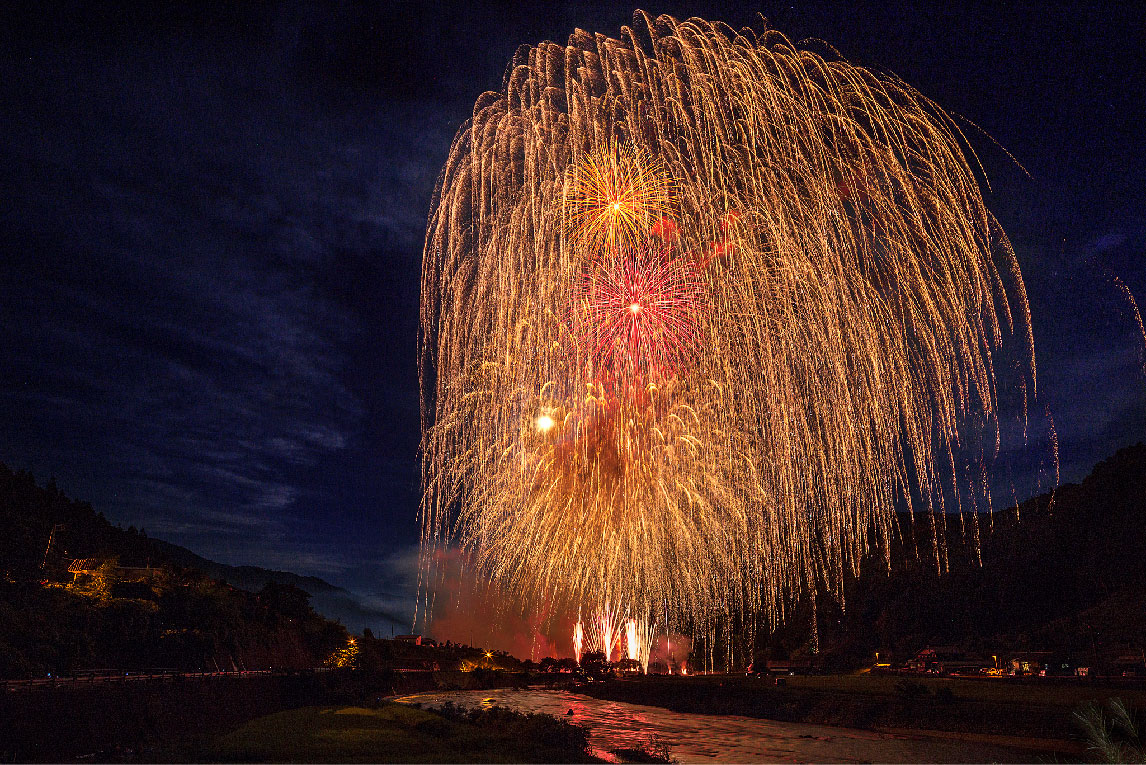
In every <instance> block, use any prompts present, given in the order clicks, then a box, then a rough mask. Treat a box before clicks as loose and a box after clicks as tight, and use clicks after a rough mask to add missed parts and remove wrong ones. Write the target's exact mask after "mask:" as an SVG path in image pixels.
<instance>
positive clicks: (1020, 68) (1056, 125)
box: [0, 0, 1146, 612]
mask: <svg viewBox="0 0 1146 765" xmlns="http://www.w3.org/2000/svg"><path fill="white" fill-rule="evenodd" d="M1110 5H1111V6H1113V7H1112V8H1101V7H1097V6H1096V8H1095V9H1093V10H1086V9H1083V8H1079V7H1074V6H1075V4H1071V3H1064V4H1062V6H1061V7H1057V8H1056V7H1051V8H1047V7H1044V6H1043V5H1042V4H1031V5H1029V6H1027V5H1025V4H1013V5H1011V6H1010V7H1009V8H1005V9H998V8H995V7H993V6H992V5H985V6H982V7H978V8H975V7H972V6H963V4H960V3H947V2H943V3H934V4H917V5H911V4H902V5H900V4H896V3H879V4H871V5H866V4H865V5H863V6H858V5H857V6H852V5H845V4H843V3H835V2H831V3H827V2H825V3H797V4H794V5H793V4H789V3H774V2H762V3H759V4H757V5H747V4H746V5H739V4H731V3H723V4H722V3H693V4H683V3H657V4H652V5H647V6H645V7H646V9H647V10H648V11H650V12H654V13H661V12H666V13H671V14H673V15H677V16H680V17H687V16H690V15H699V16H702V17H705V18H708V19H721V20H724V21H727V22H729V23H731V24H732V25H733V26H741V25H744V24H756V25H757V26H759V20H758V18H757V15H756V14H757V12H759V13H762V14H763V15H764V16H765V17H767V18H768V19H769V22H770V23H771V25H772V26H774V27H775V28H777V29H779V30H780V31H782V32H784V33H786V34H788V35H789V36H790V37H791V38H793V39H795V40H801V39H804V38H806V37H816V38H821V39H823V40H826V41H828V42H830V43H831V44H832V45H833V46H834V47H835V48H836V49H838V50H839V51H840V53H841V54H843V55H844V56H845V57H846V58H848V59H849V60H851V61H852V62H854V63H858V64H862V65H867V66H870V67H873V68H876V69H880V70H883V71H888V72H892V73H895V74H897V75H899V76H900V77H902V78H903V79H905V80H906V81H908V82H909V83H911V84H913V85H914V86H916V87H917V88H918V89H919V90H920V91H922V92H923V93H924V94H926V95H928V96H930V97H931V98H933V99H934V100H936V101H937V102H938V103H940V104H941V105H942V106H944V107H946V108H947V109H949V110H951V111H953V112H957V113H958V114H960V115H962V116H963V117H966V118H967V119H968V120H970V121H972V122H974V123H975V124H977V125H978V126H979V127H980V128H982V130H983V131H985V133H986V134H989V135H990V136H991V137H992V138H993V139H994V140H995V141H997V142H998V145H999V146H1002V147H1004V148H1005V149H1006V150H1007V151H1009V152H1010V153H1011V154H1012V155H1013V156H1014V158H1015V159H1016V160H1017V161H1018V162H1019V163H1021V164H1022V166H1023V167H1025V168H1026V170H1027V171H1029V173H1030V177H1027V176H1026V175H1025V174H1024V173H1023V172H1022V170H1020V169H1019V167H1018V166H1016V164H1015V163H1014V162H1013V161H1012V160H1011V159H1010V158H1008V156H1007V154H1006V153H1004V151H1003V150H1002V149H1001V148H999V146H997V145H996V144H995V143H993V142H992V141H991V139H990V138H987V137H986V136H985V135H983V134H981V133H975V132H972V133H970V136H971V140H972V143H973V145H974V146H975V148H976V151H977V152H978V153H979V156H980V159H981V161H982V163H983V165H984V168H985V170H986V173H987V177H988V179H989V181H990V183H991V191H990V192H988V193H987V202H988V205H989V206H990V207H991V208H992V210H993V211H994V212H995V214H996V215H997V216H998V218H999V219H1000V221H1001V223H1002V225H1003V227H1004V228H1005V230H1006V231H1007V232H1008V234H1009V235H1010V237H1011V239H1012V242H1013V243H1014V245H1015V249H1016V251H1017V254H1018V258H1019V261H1020V263H1021V265H1022V269H1023V273H1024V276H1025V279H1026V283H1027V288H1028V290H1029V292H1030V298H1031V310H1032V315H1033V322H1034V332H1035V348H1036V353H1037V358H1038V377H1039V394H1040V396H1039V406H1040V409H1041V407H1042V406H1043V405H1045V406H1047V407H1049V409H1050V411H1051V413H1052V414H1053V417H1054V421H1055V423H1056V426H1057V431H1058V438H1059V444H1060V450H1061V462H1062V477H1063V480H1065V481H1071V480H1078V479H1080V478H1081V477H1082V476H1084V475H1085V474H1086V473H1087V472H1088V471H1089V469H1090V468H1091V467H1092V466H1093V464H1094V463H1095V462H1097V461H1099V460H1100V459H1103V458H1105V457H1107V456H1109V455H1110V454H1112V453H1113V452H1114V451H1115V450H1116V449H1117V448H1119V447H1121V446H1125V445H1127V444H1131V443H1134V442H1137V441H1140V440H1143V439H1144V438H1146V377H1144V375H1143V371H1142V366H1143V353H1142V338H1141V336H1140V335H1138V334H1137V326H1136V324H1135V320H1134V317H1133V313H1132V311H1131V308H1130V304H1129V302H1128V301H1127V300H1126V298H1125V296H1124V294H1123V293H1122V292H1121V291H1120V290H1119V288H1118V286H1117V285H1116V283H1115V281H1114V278H1115V277H1117V278H1118V279H1121V280H1122V281H1123V282H1124V283H1125V284H1126V285H1127V286H1128V287H1129V289H1130V290H1131V291H1132V292H1133V294H1134V295H1135V296H1137V297H1138V299H1139V300H1140V301H1141V302H1142V304H1143V306H1144V307H1146V266H1144V265H1143V260H1142V254H1143V252H1144V251H1146V161H1144V159H1143V154H1144V151H1143V150H1144V149H1146V146H1144V144H1146V142H1144V141H1143V139H1142V138H1141V134H1142V125H1143V124H1144V119H1143V118H1144V117H1146V109H1144V106H1143V104H1144V103H1146V92H1144V91H1146V87H1144V83H1146V77H1144V76H1143V71H1142V70H1143V63H1142V58H1141V57H1142V50H1143V45H1144V43H1146V33H1144V31H1143V22H1142V20H1141V18H1140V15H1139V13H1138V11H1137V10H1136V9H1134V8H1133V7H1132V4H1110ZM25 6H26V8H27V10H26V11H25V12H24V13H22V14H20V17H19V18H14V17H10V18H9V19H7V20H6V21H4V23H3V24H0V29H2V30H3V31H0V57H2V59H0V60H2V62H3V64H2V66H3V70H4V71H3V74H2V76H0V135H2V136H3V138H2V142H0V152H2V154H0V167H2V168H3V171H2V172H0V242H2V243H3V254H2V260H0V321H2V323H3V335H2V341H0V343H2V344H0V348H2V351H0V354H2V355H0V460H3V461H4V462H7V463H8V464H9V465H10V466H12V467H14V468H26V469H30V470H32V471H33V472H34V473H35V474H36V476H37V478H39V479H40V480H41V481H46V480H47V479H48V478H49V477H54V478H55V480H56V482H57V484H58V485H59V486H60V487H61V488H62V489H64V490H65V491H66V492H67V493H69V494H71V495H72V496H75V497H77V498H82V499H87V500H90V501H91V502H92V503H93V504H94V505H95V506H96V508H97V509H99V510H102V511H103V512H104V513H105V514H106V515H107V516H108V517H109V518H110V519H111V520H113V521H114V522H117V523H120V524H122V525H124V526H127V525H128V524H132V525H135V526H136V527H143V528H145V529H146V530H147V532H148V534H149V535H151V536H157V537H160V538H163V539H166V540H169V541H172V542H175V543H178V544H182V545H185V546H187V547H189V548H191V549H192V550H194V551H196V552H198V553H200V554H202V555H204V556H206V557H209V558H212V559H215V560H219V561H223V562H227V563H235V564H239V563H249V564H254V565H260V566H266V567H270V568H278V569H286V570H291V571H295V572H297V573H302V574H315V575H318V576H321V577H323V578H325V579H327V580H329V581H331V582H334V583H336V584H340V585H343V586H347V587H349V588H352V589H354V590H355V591H356V592H358V593H359V594H361V595H362V596H363V598H364V600H365V601H367V602H369V603H372V604H374V605H378V606H383V607H386V608H388V609H397V610H398V611H401V612H411V608H410V606H409V600H410V598H411V594H412V587H413V584H412V572H413V569H412V566H413V556H414V555H415V552H416V549H417V542H418V533H419V527H418V521H417V502H418V495H419V485H418V482H419V467H418V455H417V447H418V440H419V431H418V428H419V422H418V420H419V415H418V381H417V369H416V359H417V355H416V344H417V321H418V316H417V314H418V290H419V274H420V262H421V246H422V237H423V234H424V228H425V220H426V215H427V213H428V209H429V204H430V196H431V193H432V191H433V185H434V182H435V179H436V177H437V174H438V171H439V169H440V168H441V166H442V164H443V163H444V161H445V158H446V153H447V151H448V148H449V145H450V142H451V140H452V138H453V136H454V133H455V132H456V131H457V129H458V128H459V127H460V126H461V124H462V123H463V122H464V121H465V120H466V119H467V118H468V116H469V114H470V110H471V108H472V104H473V102H474V100H475V99H476V98H477V96H478V95H479V94H480V93H481V92H482V91H485V90H492V89H497V88H498V87H499V86H500V84H501V77H502V74H503V72H504V68H505V64H506V62H507V61H508V60H509V59H510V57H511V56H512V54H513V52H514V50H515V49H516V48H517V47H518V46H519V45H521V44H533V43H536V42H539V41H541V40H543V39H553V40H559V41H564V40H565V38H566V37H567V36H568V34H569V33H570V32H571V31H572V30H573V29H574V28H575V27H582V28H585V29H589V30H594V31H601V32H605V33H607V34H610V35H616V34H617V33H618V31H619V28H620V26H621V25H622V24H626V23H630V22H631V13H632V7H630V6H627V5H623V4H619V3H589V2H544V3H534V4H522V5H520V6H516V7H515V6H510V5H504V6H502V5H492V4H491V5H483V4H481V3H473V2H467V3H461V4H457V5H452V4H449V3H443V4H440V5H439V4H437V3H429V2H426V3H421V2H410V3H406V2H396V3H385V2H379V3H370V2H352V1H351V0H347V1H346V2H340V3H339V2H327V3H317V2H316V3H310V2H297V3H289V2H283V3H277V2H261V3H240V4H232V3H230V2H224V3H218V4H216V5H210V4H206V3H203V4H200V3H192V4H188V8H187V9H181V8H180V7H179V6H173V5H168V4H166V3H154V2H143V3H139V4H114V3H82V2H69V3H56V2H47V3H27V4H25ZM156 6H159V9H157V8H156ZM233 6H237V7H233ZM957 6H963V7H957ZM192 8H193V9H194V10H192ZM8 12H9V13H11V11H10V10H9V11H8ZM1036 446H1037V444H1036ZM1032 464H1033V461H1032ZM1016 483H1018V484H1020V486H1021V487H1024V488H1021V489H1020V493H1023V492H1029V491H1033V488H1031V487H1033V477H1032V476H1030V475H1027V476H1018V477H1017V478H1016ZM403 609H404V611H403Z"/></svg>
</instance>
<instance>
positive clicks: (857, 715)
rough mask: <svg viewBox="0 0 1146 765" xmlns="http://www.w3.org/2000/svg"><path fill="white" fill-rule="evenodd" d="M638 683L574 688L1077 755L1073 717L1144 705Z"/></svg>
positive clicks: (951, 683) (1138, 696)
mask: <svg viewBox="0 0 1146 765" xmlns="http://www.w3.org/2000/svg"><path fill="white" fill-rule="evenodd" d="M779 679H780V680H781V681H782V682H783V684H782V685H777V684H776V679H775V678H770V677H743V676H714V675H713V676H700V677H676V676H673V677H665V676H657V677H638V678H624V679H615V680H608V681H605V682H600V683H591V684H587V685H581V686H578V687H577V688H575V689H574V690H575V692H576V693H580V694H584V695H587V696H591V697H593V698H597V699H605V700H610V701H620V702H626V703H630V704H642V705H646V706H654V707H661V708H664V709H670V710H673V711H676V712H690V713H696V714H711V715H741V716H745V717H753V718H762V719H768V720H776V721H782V722H799V723H812V724H818V725H834V726H843V727H848V728H863V729H867V730H875V731H886V732H891V733H918V734H919V735H942V736H946V737H948V738H962V739H965V740H979V741H992V742H994V743H998V744H1001V745H1006V746H1021V747H1024V748H1032V749H1040V750H1043V751H1048V752H1053V753H1058V754H1061V755H1064V756H1067V757H1070V758H1077V757H1078V756H1080V755H1081V754H1082V753H1083V752H1084V751H1085V750H1084V747H1083V745H1082V744H1081V735H1080V734H1081V731H1079V729H1078V727H1077V725H1076V724H1075V722H1074V720H1073V717H1072V713H1073V712H1074V710H1075V709H1077V708H1078V706H1079V704H1081V703H1083V702H1084V701H1086V700H1090V699H1100V700H1101V699H1106V698H1109V697H1111V696H1120V697H1121V698H1123V699H1124V700H1126V701H1127V702H1128V703H1130V704H1131V705H1132V706H1136V707H1139V708H1141V707H1143V706H1146V692H1144V691H1142V690H1140V689H1111V688H1102V687H1090V686H1079V685H1053V684H1049V683H1042V684H1039V685H1021V684H1008V683H1007V682H1006V681H1004V680H981V681H980V680H970V679H966V680H961V679H953V678H920V679H914V678H902V677H893V676H879V675H846V676H812V677H782V678H779Z"/></svg>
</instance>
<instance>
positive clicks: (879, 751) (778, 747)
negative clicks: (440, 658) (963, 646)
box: [394, 689, 1033, 763]
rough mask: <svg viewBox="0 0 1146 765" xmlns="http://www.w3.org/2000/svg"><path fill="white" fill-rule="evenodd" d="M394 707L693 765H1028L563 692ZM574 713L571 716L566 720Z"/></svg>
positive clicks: (451, 697) (966, 747)
mask: <svg viewBox="0 0 1146 765" xmlns="http://www.w3.org/2000/svg"><path fill="white" fill-rule="evenodd" d="M394 700H395V701H399V702H403V703H409V704H414V703H417V704H421V705H422V706H423V707H435V706H441V705H442V704H445V703H446V702H447V701H451V702H453V703H454V704H456V705H458V706H464V707H480V706H486V707H489V706H494V705H497V706H501V707H508V708H510V709H516V710H518V711H520V712H544V713H546V714H551V715H554V716H555V717H562V718H564V719H566V720H569V721H570V722H573V723H577V724H579V725H585V726H587V727H588V728H589V744H590V746H591V747H592V748H593V749H594V751H595V753H597V754H599V755H601V754H606V756H607V753H608V752H611V751H613V750H615V749H620V748H635V747H639V746H640V745H641V744H643V743H645V742H646V741H648V739H649V736H650V734H652V735H655V736H656V737H657V738H659V739H660V741H661V742H663V743H665V744H668V746H669V747H670V749H671V755H672V757H673V758H675V759H678V760H680V762H682V763H690V762H736V763H743V762H1031V761H1032V759H1033V757H1032V753H1031V752H1027V751H1023V750H1018V749H1010V748H1004V747H998V746H992V745H988V744H978V743H971V742H965V741H953V740H943V739H935V738H923V737H919V738H916V737H912V736H904V735H895V734H889V733H876V732H874V731H867V730H859V729H856V728H837V727H829V726H824V725H808V724H804V723H787V722H774V721H772V720H759V719H753V718H750V717H740V716H737V715H697V714H686V713H682V712H673V711H670V710H667V709H660V708H658V707H646V706H640V705H638V704H626V703H622V702H617V701H603V700H600V699H594V698H590V697H587V696H579V695H576V694H573V693H569V692H568V691H554V690H538V689H530V690H512V689H498V690H485V691H446V692H438V693H416V694H413V695H410V696H402V697H400V698H397V699H394ZM569 711H572V714H567V712H569Z"/></svg>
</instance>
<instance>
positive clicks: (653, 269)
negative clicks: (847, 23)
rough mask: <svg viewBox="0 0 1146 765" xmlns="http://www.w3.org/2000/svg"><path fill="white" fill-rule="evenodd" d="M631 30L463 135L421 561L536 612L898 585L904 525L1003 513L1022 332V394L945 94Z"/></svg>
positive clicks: (443, 253) (715, 602) (647, 612)
mask: <svg viewBox="0 0 1146 765" xmlns="http://www.w3.org/2000/svg"><path fill="white" fill-rule="evenodd" d="M636 18H637V22H638V24H637V27H638V29H639V31H635V30H633V29H629V28H625V29H623V30H622V34H621V36H620V39H611V38H608V37H605V36H602V35H593V34H589V33H586V32H582V31H578V32H576V33H575V34H574V35H573V36H572V37H571V38H570V39H569V42H568V44H567V45H558V44H554V43H543V44H541V45H539V46H537V47H534V48H528V49H523V50H522V51H520V52H519V53H518V55H517V56H516V57H515V59H514V61H513V63H512V65H511V66H510V67H509V69H508V71H507V74H506V80H505V85H504V88H503V90H502V91H501V92H498V93H486V94H484V95H483V96H482V97H481V98H480V99H478V101H477V103H476V105H475V107H474V112H473V118H472V120H471V121H470V122H469V123H467V124H466V125H465V126H464V127H463V128H462V129H461V131H460V132H459V133H458V135H457V137H456V138H455V140H454V144H453V147H452V149H451V152H450V156H449V159H448V161H447V163H446V166H445V169H444V170H443V173H442V176H441V179H440V181H439V185H438V189H437V192H436V194H435V199H434V205H433V211H432V213H431V217H430V221H429V229H428V232H427V237H426V245H425V252H424V259H423V274H422V306H421V311H422V359H421V369H420V372H421V379H422V385H423V403H424V409H423V433H424V439H423V454H424V462H423V471H424V473H423V480H424V490H425V494H424V503H423V508H422V513H423V528H424V537H423V560H424V563H425V564H426V565H427V566H428V567H432V562H433V560H434V558H435V550H437V549H439V548H440V547H441V546H442V545H454V544H456V545H459V546H461V547H462V548H464V549H465V550H466V551H467V552H468V555H469V559H470V560H472V561H473V565H474V566H475V567H476V568H477V570H478V571H480V572H481V574H482V575H483V576H485V577H488V578H489V579H490V580H491V581H493V582H494V583H495V584H497V585H498V586H500V587H502V588H504V590H505V591H506V592H507V593H511V594H513V595H514V596H515V597H514V600H515V601H517V600H518V599H519V598H520V599H524V602H526V603H535V604H538V605H540V604H545V606H546V607H547V608H553V607H555V606H557V605H558V604H573V605H576V604H586V605H589V606H592V605H594V604H601V603H603V602H611V603H614V604H619V607H620V608H622V609H624V610H625V611H626V612H628V613H629V614H631V615H632V616H633V617H634V618H636V619H638V620H647V619H648V618H650V616H651V617H655V618H656V619H657V621H658V622H659V623H661V624H670V623H672V622H674V621H675V622H676V623H681V622H682V621H683V622H687V621H688V620H689V619H690V617H693V616H695V615H697V614H710V613H713V612H714V611H723V610H725V609H729V608H735V609H739V610H741V612H748V613H757V614H767V615H769V616H771V617H775V616H777V615H779V614H781V613H782V611H783V608H784V606H785V604H786V603H788V602H790V601H791V599H792V598H793V597H798V596H800V595H803V594H807V593H809V592H815V591H831V592H834V593H837V594H838V593H839V591H840V588H841V582H842V580H843V578H844V574H845V572H852V573H854V572H856V571H857V570H858V567H859V564H860V561H861V559H862V558H864V557H865V556H867V555H869V554H872V553H873V552H874V553H875V554H876V555H877V556H878V557H882V558H883V559H884V561H886V560H887V555H888V552H887V550H888V543H889V539H890V536H891V534H892V533H893V529H894V525H895V509H896V507H897V506H898V507H901V508H910V509H913V510H925V511H935V512H933V513H932V514H930V516H929V517H930V518H932V519H935V518H940V519H941V518H943V517H945V516H944V514H943V512H941V511H951V510H969V509H973V508H974V509H983V508H984V507H986V506H987V505H989V503H990V496H989V489H988V486H987V480H986V476H987V467H988V466H989V464H990V462H991V460H992V459H994V457H995V456H996V455H997V452H998V448H999V447H998V444H999V420H998V414H997V412H998V409H999V405H998V400H999V393H998V391H999V385H1000V383H998V382H997V381H996V364H995V358H996V356H997V355H998V354H999V352H1000V351H1001V349H1003V348H1004V344H1005V342H1006V341H1007V340H1008V339H1012V338H1013V340H1014V343H1013V345H1016V346H1018V347H1019V348H1020V351H1019V352H1018V353H1017V354H1016V353H1014V352H1011V351H1008V352H1009V353H1011V356H1010V357H1009V358H1012V359H1013V358H1015V357H1018V358H1019V362H1017V363H1014V362H1012V363H1008V364H1005V365H1002V366H1001V368H1005V371H1006V372H1008V374H1011V375H1013V376H1014V377H1015V378H1017V380H1016V382H1015V385H1018V386H1021V387H1022V390H1023V391H1024V397H1025V392H1026V391H1027V389H1028V386H1029V388H1030V391H1031V393H1032V395H1033V391H1034V377H1035V363H1034V350H1033V343H1032V340H1031V333H1030V318H1029V314H1028V308H1027V299H1026V295H1025V290H1024V287H1023V282H1022V278H1021V275H1020V273H1019V270H1018V267H1017V265H1016V262H1015V258H1014V256H1013V253H1012V251H1011V248H1010V246H1009V244H1008V242H1007V240H1006V237H1005V236H1004V234H1003V232H1002V231H1001V230H1000V228H999V226H998V225H997V224H996V222H995V219H994V218H993V217H992V215H991V214H990V212H989V211H988V210H987V208H986V207H985V205H984V202H983V199H982V195H981V193H980V190H979V187H978V184H977V181H976V179H975V176H974V174H973V171H972V168H971V166H970V164H969V158H970V159H972V160H973V155H972V154H971V153H970V150H969V149H967V148H966V141H965V139H964V137H963V135H962V134H961V132H960V130H959V128H958V127H957V126H956V124H955V123H954V122H953V120H952V119H951V118H949V117H948V115H947V114H946V113H944V112H943V111H942V110H941V109H940V108H939V107H938V106H936V105H935V104H934V103H932V102H931V101H930V100H928V99H927V98H925V97H924V96H922V95H921V94H919V93H918V92H916V91H915V90H913V89H912V88H911V87H909V86H908V85H906V84H904V83H903V82H901V81H899V80H897V79H894V78H891V77H887V76H882V75H878V74H875V73H873V72H870V71H868V70H866V69H863V68H860V67H857V66H853V65H851V64H849V63H847V62H844V61H840V60H836V59H834V58H824V57H821V56H820V55H818V54H816V53H813V52H809V51H807V50H801V49H798V48H796V47H795V46H793V45H792V44H791V43H790V42H789V41H788V40H787V39H785V38H784V37H783V36H782V35H780V34H778V33H776V32H774V31H771V30H766V31H763V32H759V33H758V32H753V31H751V30H743V31H740V32H736V31H734V30H732V29H731V28H728V27H726V26H722V25H719V24H711V23H709V22H706V21H702V20H699V19H693V20H690V21H688V22H683V23H682V22H678V21H676V20H675V19H672V18H669V17H660V18H658V19H656V20H655V21H654V20H652V19H650V18H649V17H647V16H645V15H644V14H641V13H638V14H637V17H636ZM626 311H629V312H630V313H631V315H629V314H626ZM658 322H659V323H658ZM1016 389H1017V388H1016ZM1025 416H1026V415H1025V412H1024V413H1023V414H1022V415H1021V417H1023V418H1025ZM952 503H955V506H954V507H953V506H952ZM931 522H932V523H935V521H934V520H932V521H931ZM935 555H936V559H937V561H938V563H939V565H940V566H942V565H944V560H943V551H942V546H941V545H936V548H935Z"/></svg>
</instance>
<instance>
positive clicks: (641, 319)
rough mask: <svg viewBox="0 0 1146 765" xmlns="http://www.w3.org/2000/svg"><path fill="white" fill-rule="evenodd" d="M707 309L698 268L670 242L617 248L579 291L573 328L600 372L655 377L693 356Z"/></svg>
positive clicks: (674, 371) (633, 378)
mask: <svg viewBox="0 0 1146 765" xmlns="http://www.w3.org/2000/svg"><path fill="white" fill-rule="evenodd" d="M707 306H708V299H707V291H706V289H705V286H704V283H703V282H702V281H701V278H700V275H699V274H698V273H697V271H696V268H695V267H694V266H693V264H692V263H690V262H688V261H686V260H683V259H681V258H679V257H676V256H675V255H674V254H673V251H672V248H671V247H667V246H666V247H646V248H644V249H617V250H613V251H612V252H611V253H610V254H608V255H605V256H604V257H602V258H601V259H600V260H599V261H598V262H597V263H596V265H595V266H594V267H593V268H592V269H591V270H590V271H589V273H587V274H586V276H585V278H584V280H583V281H582V283H581V285H580V286H579V288H578V289H577V291H576V294H575V295H574V329H575V332H576V335H577V338H578V342H579V346H580V349H581V352H582V353H583V354H584V355H586V356H587V357H588V359H589V360H590V361H591V362H592V363H593V365H594V367H595V369H596V370H597V372H598V373H599V374H602V375H603V376H606V377H614V378H616V379H618V380H619V381H624V382H626V383H629V384H632V383H634V382H637V381H649V382H652V381H655V380H658V379H665V378H667V377H670V376H672V375H674V374H677V373H678V372H679V371H680V370H681V368H682V367H684V366H685V365H687V364H688V363H689V361H691V359H692V358H693V357H694V355H695V353H696V351H697V349H698V346H699V344H700V336H701V325H700V321H701V318H702V316H703V312H704V311H705V310H706V309H707Z"/></svg>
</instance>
